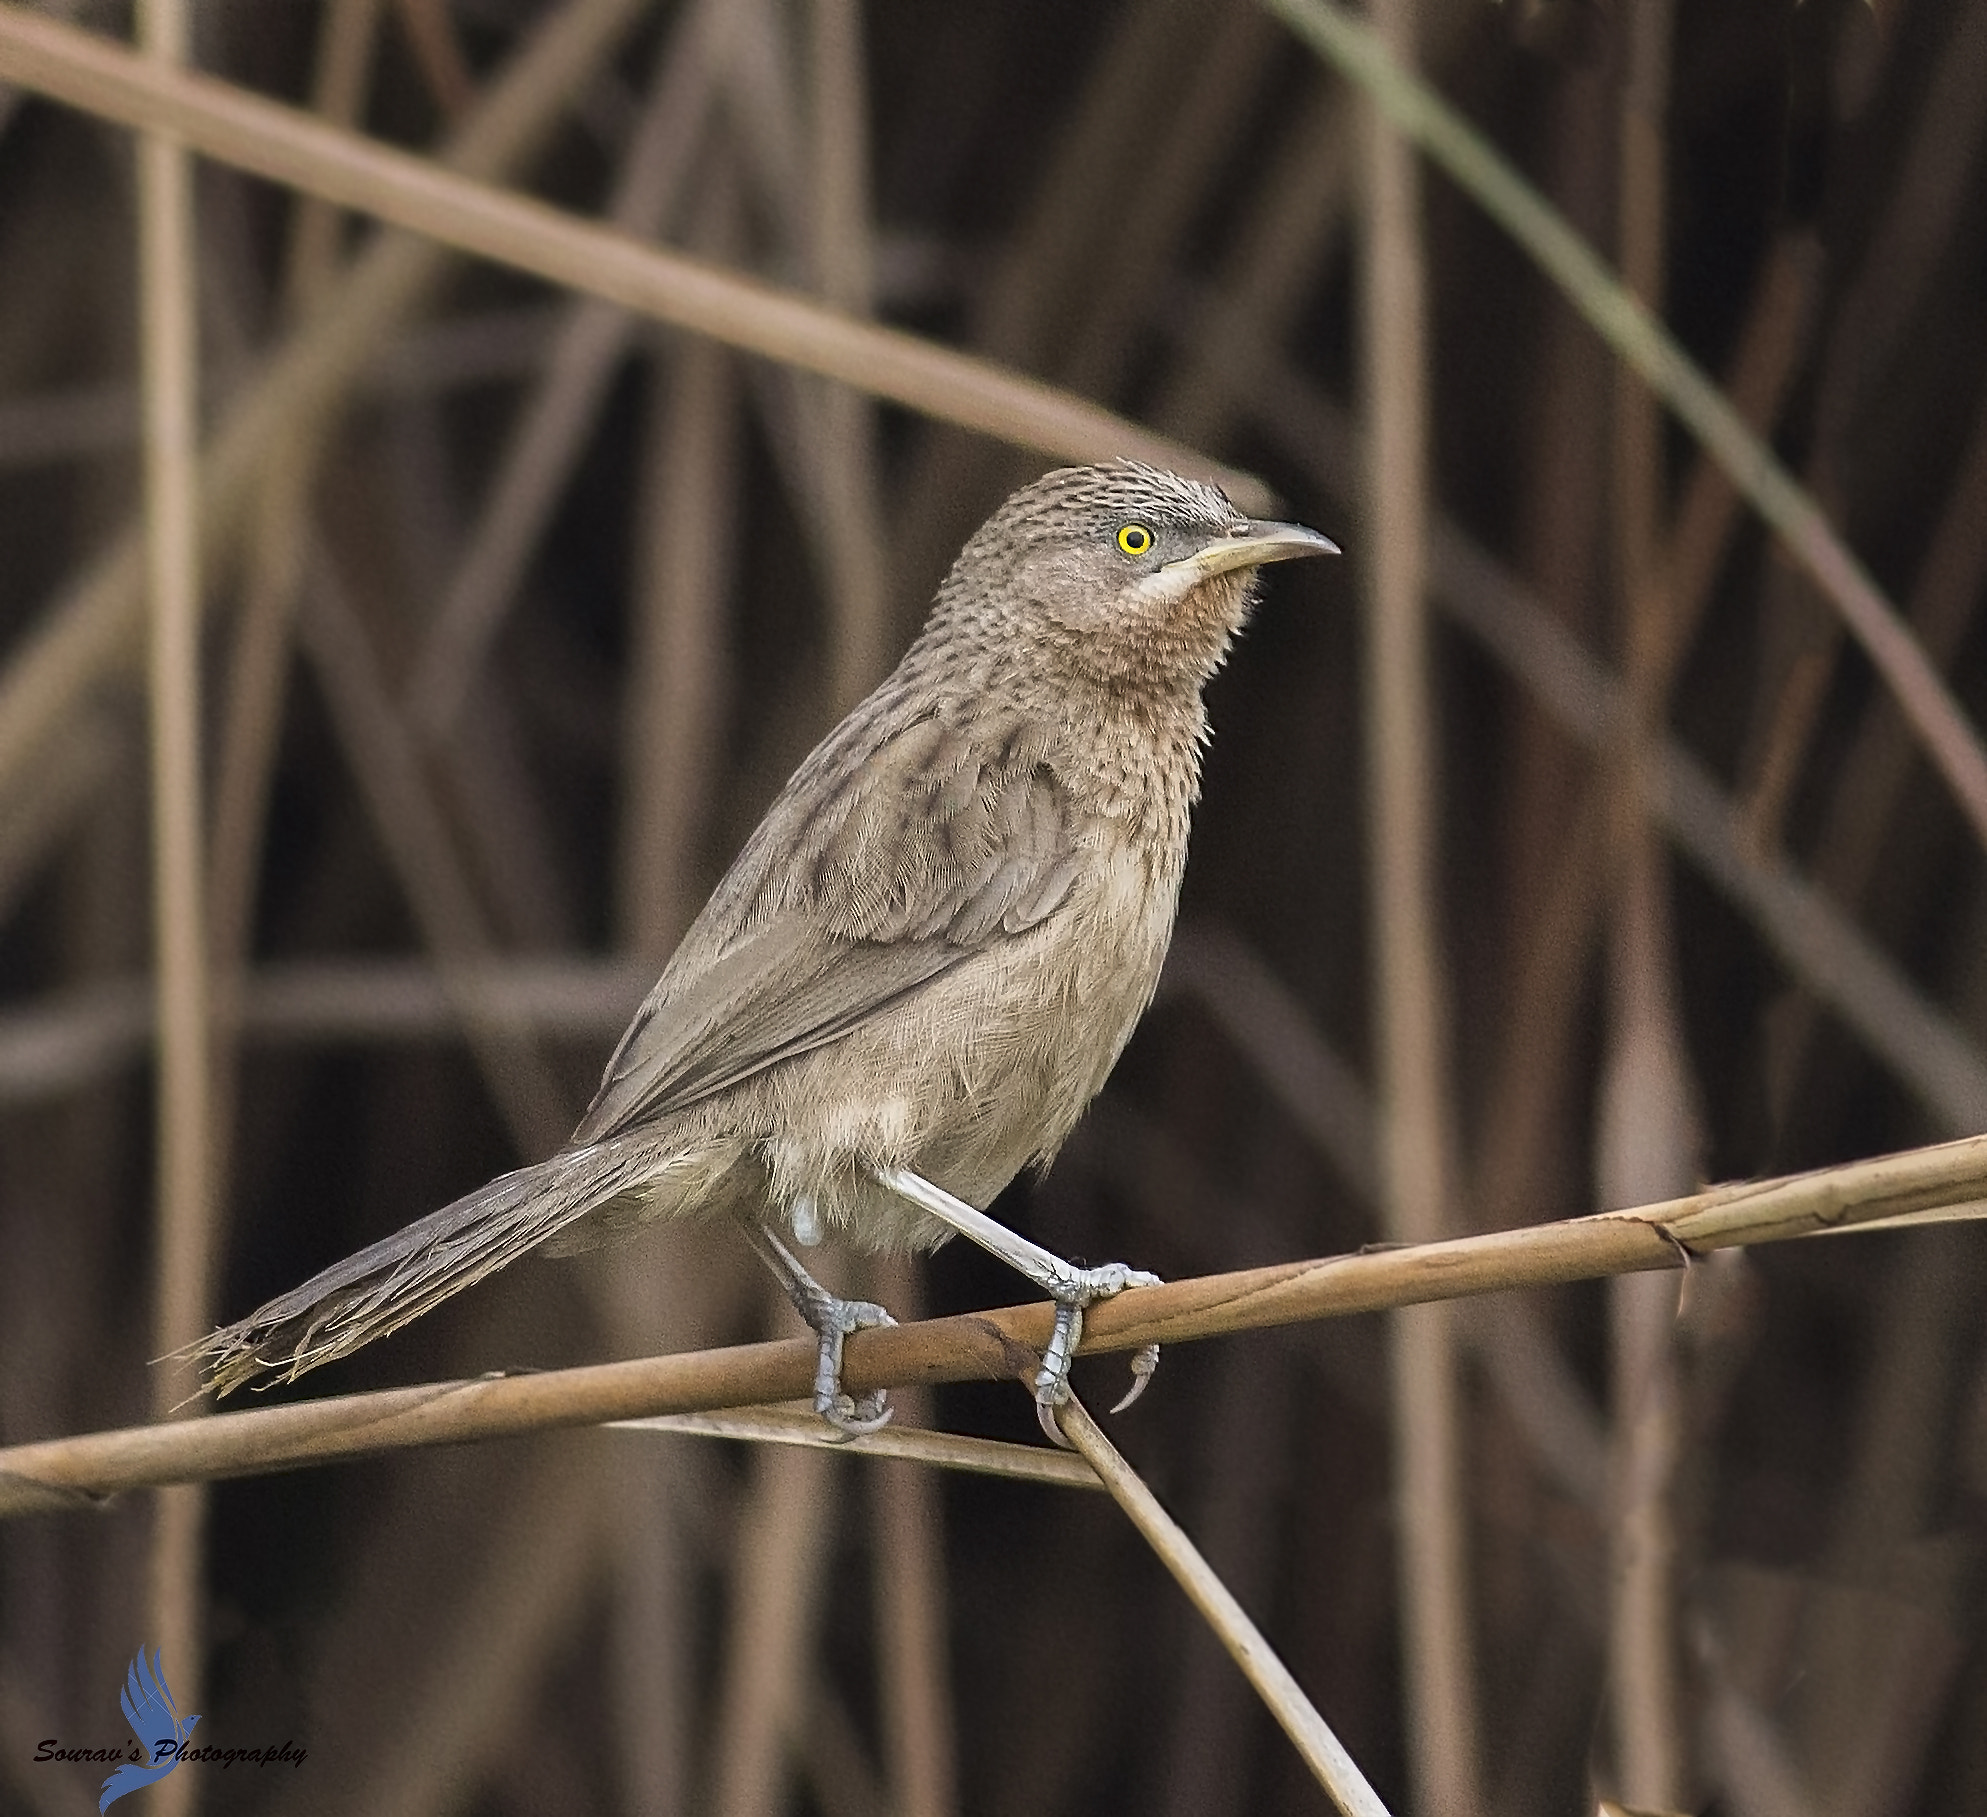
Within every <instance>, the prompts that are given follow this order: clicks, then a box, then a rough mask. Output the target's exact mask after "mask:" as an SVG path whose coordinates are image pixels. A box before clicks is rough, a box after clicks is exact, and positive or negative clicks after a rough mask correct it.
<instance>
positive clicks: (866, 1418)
mask: <svg viewBox="0 0 1987 1817" xmlns="http://www.w3.org/2000/svg"><path fill="white" fill-rule="evenodd" d="M739 1221H740V1222H741V1223H742V1224H743V1225H744V1227H745V1235H746V1238H747V1240H748V1241H749V1242H750V1243H751V1245H752V1247H753V1248H754V1249H756V1250H757V1251H758V1252H759V1258H760V1260H761V1261H763V1262H764V1263H765V1264H766V1266H767V1267H768V1268H770V1269H771V1270H772V1271H773V1273H774V1274H775V1275H776V1276H777V1277H778V1279H779V1283H780V1285H781V1286H782V1287H783V1288H785V1289H786V1296H787V1298H788V1299H790V1300H791V1301H792V1302H793V1308H794V1310H795V1311H796V1312H797V1313H799V1314H800V1316H801V1317H802V1318H803V1319H805V1320H806V1321H807V1328H808V1329H809V1330H810V1331H812V1332H813V1333H814V1335H815V1336H816V1337H817V1338H819V1339H820V1340H821V1349H820V1354H819V1356H818V1358H817V1360H816V1362H815V1365H814V1411H815V1412H816V1413H818V1414H820V1416H821V1417H822V1418H823V1419H824V1420H826V1421H827V1422H828V1424H829V1425H831V1426H832V1427H834V1428H835V1430H836V1432H837V1433H839V1434H840V1435H841V1436H842V1437H843V1438H861V1437H862V1436H863V1434H864V1433H866V1432H875V1431H878V1430H880V1429H881V1428H882V1427H884V1426H887V1425H889V1423H890V1416H891V1408H890V1403H889V1397H888V1396H887V1395H886V1394H885V1393H884V1391H883V1390H882V1389H881V1388H878V1389H876V1390H875V1391H874V1392H872V1393H870V1394H865V1395H864V1396H863V1397H862V1399H861V1400H857V1399H856V1398H855V1397H854V1396H853V1395H851V1394H850V1393H849V1392H848V1391H847V1390H846V1389H845V1388H844V1387H843V1386H842V1350H843V1347H844V1346H845V1345H846V1344H847V1343H848V1340H849V1334H850V1333H851V1332H855V1331H871V1330H874V1329H875V1328H876V1327H877V1326H879V1325H894V1324H896V1322H897V1321H896V1320H895V1319H893V1318H892V1317H891V1316H890V1315H889V1313H888V1312H886V1311H885V1310H884V1309H883V1308H882V1307H881V1306H878V1305H875V1304H873V1303H872V1302H871V1301H869V1300H845V1299H843V1298H842V1297H841V1295H840V1294H835V1293H830V1292H829V1291H828V1289H827V1288H825V1287H823V1286H822V1285H821V1283H820V1282H819V1281H817V1280H816V1279H815V1278H814V1277H813V1276H812V1275H811V1274H809V1273H808V1272H807V1270H806V1269H805V1268H803V1267H801V1265H800V1263H799V1261H798V1259H796V1257H795V1256H794V1253H793V1251H792V1250H790V1249H789V1248H788V1247H787V1246H786V1245H785V1244H784V1243H782V1242H781V1241H780V1239H779V1238H778V1237H776V1236H775V1235H774V1234H773V1232H772V1231H771V1230H770V1229H769V1228H768V1227H767V1226H766V1225H764V1224H762V1223H760V1222H759V1221H758V1220H757V1219H754V1218H741V1219H740V1220H739Z"/></svg>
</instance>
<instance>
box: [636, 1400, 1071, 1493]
mask: <svg viewBox="0 0 1987 1817" xmlns="http://www.w3.org/2000/svg"><path fill="white" fill-rule="evenodd" d="M612 1424H613V1426H614V1428H615V1430H616V1431H620V1432H673V1433H678V1434H681V1435H683V1436H685V1437H690V1438H725V1439H734V1440H738V1441H741V1442H744V1443H750V1444H758V1445H803V1446H815V1447H819V1448H823V1449H826V1450H829V1451H835V1452H839V1453H841V1454H843V1455H845V1456H848V1457H875V1458H883V1459H888V1460H894V1461H900V1462H904V1463H914V1464H930V1465H932V1466H934V1467H935V1468H937V1469H941V1470H963V1471H965V1472H967V1473H968V1474H969V1475H973V1476H1002V1477H1007V1478H1009V1479H1011V1480H1013V1481H1017V1482H1024V1483H1049V1484H1053V1485H1054V1486H1055V1487H1057V1488H1061V1489H1095V1488H1098V1487H1099V1486H1100V1485H1099V1483H1098V1481H1097V1474H1096V1472H1095V1471H1094V1470H1092V1469H1091V1468H1090V1466H1089V1465H1088V1464H1085V1463H1083V1462H1081V1461H1080V1460H1079V1459H1077V1458H1073V1457H1071V1456H1070V1455H1069V1454H1068V1453H1067V1452H1064V1451H1045V1450H1043V1449H1042V1448H1041V1447H1040V1446H1039V1445H1010V1444H1006V1443H1003V1442H1002V1441H1000V1440H997V1439H986V1438H968V1437H966V1436H965V1435H963V1434H961V1433H956V1432H934V1431H931V1430H929V1429H927V1428H926V1427H923V1426H905V1425H901V1424H894V1425H889V1426H886V1427H884V1429H883V1430H882V1431H881V1432H872V1433H868V1434H866V1435H865V1436H863V1437H861V1438H853V1439H845V1438H842V1437H841V1436H839V1435H838V1434H837V1433H836V1432H835V1431H834V1430H833V1428H831V1427H829V1426H828V1425H826V1424H825V1423H824V1422H823V1421H822V1419H821V1416H820V1415H819V1414H818V1413H816V1412H814V1411H813V1409H812V1408H811V1407H735V1408H732V1409H730V1410H729V1411H727V1412H722V1413H664V1414H658V1415H656V1416H655V1417H653V1418H650V1419H638V1420H615V1421H613V1422H612Z"/></svg>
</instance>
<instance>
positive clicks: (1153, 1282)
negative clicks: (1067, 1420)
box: [1035, 1262, 1159, 1450]
mask: <svg viewBox="0 0 1987 1817" xmlns="http://www.w3.org/2000/svg"><path fill="white" fill-rule="evenodd" d="M1044 1285H1045V1286H1046V1287H1047V1289H1048V1292H1049V1294H1050V1296H1051V1297H1052V1298H1053V1299H1054V1300H1055V1303H1056V1322H1055V1328H1054V1330H1052V1331H1051V1332H1050V1333H1049V1347H1048V1349H1046V1350H1044V1351H1043V1352H1042V1367H1041V1368H1040V1369H1039V1370H1037V1371H1036V1374H1035V1418H1036V1419H1037V1420H1038V1421H1039V1422H1040V1424H1041V1427H1042V1430H1043V1431H1044V1432H1045V1433H1047V1434H1048V1436H1049V1437H1050V1439H1052V1440H1053V1441H1054V1442H1055V1443H1056V1444H1058V1445H1061V1446H1062V1447H1063V1448H1064V1449H1065V1450H1067V1449H1068V1448H1069V1440H1068V1439H1066V1438H1064V1437H1063V1434H1062V1428H1061V1427H1060V1426H1059V1425H1057V1423H1056V1409H1057V1408H1058V1407H1060V1406H1061V1405H1062V1404H1063V1402H1064V1401H1066V1400H1068V1399H1069V1368H1070V1364H1071V1363H1072V1362H1074V1361H1075V1358H1076V1347H1077V1345H1078V1344H1080V1343H1081V1342H1082V1341H1083V1314H1084V1310H1085V1309H1086V1308H1087V1307H1090V1306H1094V1305H1096V1304H1097V1302H1098V1301H1099V1300H1108V1299H1112V1298H1115V1297H1116V1296H1117V1295H1118V1294H1120V1293H1122V1292H1124V1290H1125V1289H1126V1288H1127V1287H1157V1286H1158V1285H1159V1277H1158V1276H1157V1275H1156V1274H1148V1273H1147V1272H1146V1271H1145V1270H1144V1269H1143V1268H1128V1267H1126V1266H1125V1264H1124V1263H1123V1262H1106V1263H1105V1264H1104V1265H1103V1266H1102V1267H1101V1268H1079V1267H1077V1266H1076V1265H1075V1264H1074V1263H1072V1262H1062V1263H1061V1264H1060V1266H1059V1268H1058V1270H1057V1271H1056V1275H1055V1278H1054V1279H1053V1280H1050V1281H1048V1282H1045V1283H1044ZM1158 1367H1159V1346H1158V1345H1157V1344H1147V1345H1145V1346H1143V1347H1142V1348H1141V1349H1140V1350H1139V1351H1138V1352H1137V1353H1136V1354H1135V1355H1134V1356H1133V1358H1132V1366H1131V1368H1132V1384H1131V1387H1130V1388H1129V1389H1127V1390H1126V1392H1125V1395H1124V1398H1123V1399H1122V1400H1120V1401H1119V1402H1118V1404H1117V1405H1116V1406H1115V1407H1113V1408H1112V1409H1111V1411H1112V1412H1113V1413H1122V1412H1123V1411H1124V1410H1125V1409H1126V1408H1127V1407H1129V1406H1130V1405H1131V1404H1132V1402H1133V1401H1135V1400H1137V1399H1138V1397H1139V1396H1140V1395H1141V1394H1143V1393H1144V1392H1145V1389H1146V1384H1147V1383H1149V1382H1150V1381H1151V1380H1152V1375H1153V1371H1154V1370H1156V1369H1157V1368H1158Z"/></svg>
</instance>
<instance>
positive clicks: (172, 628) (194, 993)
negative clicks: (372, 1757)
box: [138, 0, 214, 1817]
mask: <svg viewBox="0 0 1987 1817" xmlns="http://www.w3.org/2000/svg"><path fill="white" fill-rule="evenodd" d="M138 29H139V36H140V39H141V41H142V44H143V47H144V54H145V56H146V58H147V59H148V60H149V61H151V62H152V63H154V64H156V65H157V66H158V67H160V68H162V69H170V68H173V67H175V66H177V65H179V64H182V63H184V62H185V60H186V56H187V47H188V42H189V35H190V22H189V18H188V12H187V7H186V5H185V0H142V4H141V5H140V7H139V9H138ZM138 270H139V311H140V319H139V367H140V388H141V392H142V395H143V413H144V444H145V446H144V490H145V579H146V592H147V594H148V596H149V604H150V619H151V663H150V694H151V722H150V724H151V777H152V897H153V926H154V943H155V954H156V957H155V960H154V965H155V972H156V978H157V989H158V1018H159V1020H158V1074H157V1077H158V1093H157V1100H156V1102H157V1107H158V1163H157V1168H158V1174H157V1195H158V1200H157V1202H158V1239H157V1244H158V1246H157V1250H156V1257H157V1260H156V1264H155V1268H156V1275H155V1285H154V1293H153V1305H152V1318H153V1325H152V1331H153V1342H154V1346H155V1347H156V1348H157V1349H160V1350H163V1349H166V1348H168V1347H169V1346H170V1345H172V1344H173V1343H175V1342H181V1341H183V1339H181V1338H180V1337H179V1335H178V1334H180V1333H183V1332H188V1331H204V1330H205V1329H206V1328H207V1327H208V1325H210V1324H211V1323H212V1322H213V1321H212V1317H211V1313H210V1308H209V1306H208V1298H209V1282H210V1280H211V1277H212V1274H213V1241H214V1232H213V1203H212V1179H211V1175H212V1154H211V1144H212V1139H213V1103H212V1088H213V1072H212V1062H211V1057H210V1055H209V1052H208V1028H209V994H210V993H209V980H208V971H207V934H206V918H205V914H204V912H203V908H202V901H201V897H202V891H201V863H202V861H201V851H200V847H201V830H202V828H201V822H202V811H201V787H200V547H199V504H198V500H197V496H196V486H197V475H198V471H199V457H198V453H197V443H198V439H199V396H200V389H199V350H198V345H197V332H198V331H197V321H198V310H199V303H198V298H197V295H196V292H195V282H196V273H197V271H198V262H197V260H196V258H195V256H194V250H193V173H192V163H191V160H190V159H189V158H188V156H187V152H186V148H185V147H184V146H183V145H180V144H178V143H176V142H175V141H174V140H172V139H171V138H170V137H168V136H166V135H164V134H159V133H148V134H146V135H145V136H144V137H143V138H142V139H141V140H140V141H139V143H138ZM153 1388H154V1394H153V1405H154V1409H155V1411H156V1412H159V1413H166V1412H169V1411H170V1410H171V1406H172V1402H173V1400H174V1398H175V1393H176V1390H175V1384H174V1382H173V1380H172V1378H171V1377H170V1376H169V1375H167V1374H164V1373H161V1374H160V1375H159V1376H158V1377H157V1378H156V1379H155V1381H154V1384H153ZM205 1516H206V1497H205V1493H204V1491H202V1490H201V1489H199V1488H197V1487H193V1486H190V1485H189V1486H185V1487H181V1488H176V1489H171V1490H167V1491H165V1492H164V1493H163V1494H161V1495H160V1497H159V1498H158V1502H157V1506H156V1510H155V1520H156V1525H155V1528H154V1531H153V1540H152V1557H151V1581H150V1605H151V1617H150V1622H149V1624H148V1625H149V1630H150V1633H151V1636H152V1644H153V1645H154V1646H155V1647H156V1648H158V1649H159V1650H160V1651H161V1652H162V1653H163V1655H164V1656H165V1657H166V1658H168V1659H170V1660H171V1661H172V1670H173V1674H174V1677H175V1681H176V1683H177V1685H178V1688H179V1694H180V1696H181V1697H183V1698H185V1699H186V1700H187V1703H186V1704H185V1706H183V1707H186V1708H193V1709H197V1708H198V1707H199V1705H200V1703H201V1701H202V1699H203V1695H204V1693H203V1691H202V1686H203V1685H204V1683H205V1681H206V1672H205V1648H204V1641H203V1635H202V1631H201V1630H202V1623H201V1607H202V1603H203V1600H204V1591H203V1587H202V1583H203V1574H202V1570H201V1550H202V1538H203V1534H204V1530H205V1524H206V1523H205ZM159 1802H160V1808H161V1809H162V1810H164V1811H166V1812H167V1813H168V1817H182V1814H183V1813H185V1812H187V1811H190V1810H191V1809H192V1795H191V1789H190V1782H189V1785H187V1786H174V1785H172V1784H169V1783H167V1784H162V1785H161V1787H160V1799H159Z"/></svg>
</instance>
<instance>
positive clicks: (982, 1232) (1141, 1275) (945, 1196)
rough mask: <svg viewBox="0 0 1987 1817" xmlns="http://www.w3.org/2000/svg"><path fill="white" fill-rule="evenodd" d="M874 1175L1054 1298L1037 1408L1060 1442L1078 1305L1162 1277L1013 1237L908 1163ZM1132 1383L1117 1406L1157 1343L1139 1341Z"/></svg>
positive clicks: (1155, 1359)
mask: <svg viewBox="0 0 1987 1817" xmlns="http://www.w3.org/2000/svg"><path fill="white" fill-rule="evenodd" d="M876 1178H877V1180H878V1182H879V1183H880V1184H882V1185H883V1186H885V1187H887V1188H888V1189H889V1190H890V1191H891V1192H894V1193H896V1194H897V1195H898V1197H899V1198H903V1199H908V1200H909V1201H910V1202H911V1203H912V1204H913V1205H915V1206H917V1208H918V1209H919V1210H920V1211H926V1212H929V1213H930V1214H931V1215H932V1216H933V1217H935V1218H936V1219H938V1221H939V1222H940V1223H941V1224H949V1225H951V1226H952V1228H953V1229H954V1230H956V1231H957V1232H958V1233H959V1234H960V1235H961V1236H962V1237H965V1238H967V1239H968V1240H969V1241H971V1242H974V1243H977V1244H979V1246H980V1247H981V1248H982V1249H984V1250H985V1251H986V1252H987V1253H988V1254H989V1255H994V1256H998V1257H999V1258H1000V1259H1001V1260H1002V1261H1003V1262H1005V1263H1006V1264H1007V1265H1008V1267H1010V1268H1012V1269H1014V1270H1015V1271H1016V1272H1017V1273H1019V1274H1022V1275H1025V1276H1026V1277H1027V1278H1028V1279H1029V1280H1031V1281H1033V1282H1034V1283H1035V1285H1036V1286H1037V1287H1039V1288H1041V1290H1042V1291H1043V1292H1044V1293H1046V1294H1047V1295H1048V1296H1049V1298H1050V1299H1052V1300H1054V1301H1055V1303H1056V1323H1055V1329H1054V1330H1053V1331H1052V1332H1050V1334H1049V1347H1048V1349H1046V1350H1044V1351H1043V1352H1042V1367H1041V1369H1040V1370H1039V1371H1038V1372H1037V1373H1036V1376H1035V1415H1036V1418H1038V1419H1039V1420H1040V1421H1041V1422H1042V1430H1043V1431H1044V1432H1046V1433H1047V1434H1048V1435H1049V1437H1050V1438H1052V1439H1054V1440H1055V1442H1056V1443H1057V1444H1059V1445H1066V1444H1067V1443H1068V1441H1067V1440H1066V1439H1064V1437H1063V1435H1062V1431H1061V1429H1060V1428H1059V1427H1058V1426H1057V1425H1056V1413H1055V1410H1056V1409H1057V1408H1058V1407H1060V1406H1061V1405H1062V1404H1063V1402H1064V1401H1066V1400H1068V1399H1069V1366H1070V1362H1071V1360H1072V1359H1073V1358H1074V1357H1075V1355H1076V1346H1077V1344H1078V1343H1079V1342H1080V1341H1081V1340H1082V1337H1083V1309H1084V1308H1085V1307H1086V1306H1094V1305H1095V1304H1096V1303H1097V1302H1098V1301H1099V1300H1108V1299H1110V1298H1111V1297H1112V1296H1113V1295H1114V1294H1119V1293H1122V1292H1123V1291H1124V1290H1125V1289H1126V1288H1127V1287H1157V1286H1158V1285H1159V1277H1158V1276H1157V1275H1156V1274H1148V1273H1146V1271H1145V1270H1144V1269H1142V1268H1127V1267H1126V1266H1125V1264H1124V1263H1122V1262H1106V1263H1105V1264H1104V1265H1103V1266H1102V1267H1101V1268H1080V1267H1078V1266H1077V1265H1076V1263H1074V1262H1066V1261H1064V1260H1063V1259H1062V1257H1061V1256H1059V1255H1057V1254H1056V1253H1055V1252H1054V1251H1053V1250H1050V1249H1044V1248H1043V1247H1042V1246H1041V1245H1040V1244H1039V1243H1031V1242H1029V1241H1028V1239H1027V1238H1026V1237H1024V1236H1018V1235H1017V1234H1016V1233H1015V1232H1013V1231H1011V1230H1009V1229H1008V1227H1007V1226H1006V1225H1005V1224H1000V1223H996V1222H995V1221H994V1220H993V1219H992V1218H990V1217H988V1216H987V1214H986V1213H985V1212H983V1211H978V1210H975V1209H974V1207H972V1206H971V1205H968V1204H967V1203H966V1201H965V1200H964V1199H960V1198H955V1197H954V1196H953V1195H952V1194H951V1193H949V1192H947V1191H946V1190H945V1188H944V1187H942V1186H934V1185H933V1184H932V1183H931V1182H930V1181H929V1180H927V1179H926V1178H925V1177H924V1175H923V1174H919V1173H913V1172H912V1171H911V1170H910V1169H909V1168H908V1167H884V1168H879V1169H878V1170H877V1174H876ZM1131 1367H1132V1385H1131V1389H1130V1391H1129V1392H1128V1393H1127V1394H1126V1395H1125V1397H1124V1399H1123V1400H1121V1401H1119V1402H1118V1404H1117V1405H1116V1406H1115V1407H1113V1408H1112V1409H1111V1411H1112V1412H1113V1413H1122V1412H1123V1411H1124V1410H1125V1409H1126V1408H1127V1407H1129V1406H1130V1405H1131V1404H1132V1402H1133V1401H1135V1400H1137V1399H1138V1397H1139V1396H1140V1395H1141V1394H1143V1393H1144V1392H1145V1385H1146V1383H1148V1382H1149V1381H1151V1380H1152V1372H1153V1371H1154V1370H1155V1369H1157V1368H1158V1367H1159V1346H1158V1345H1157V1344H1147V1345H1144V1346H1143V1347H1142V1348H1141V1349H1140V1350H1139V1351H1138V1353H1137V1354H1136V1355H1135V1356H1134V1357H1133V1358H1132V1366H1131Z"/></svg>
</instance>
